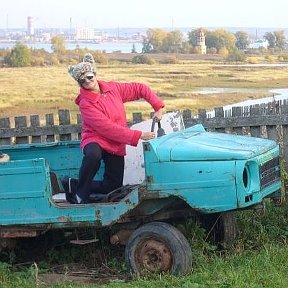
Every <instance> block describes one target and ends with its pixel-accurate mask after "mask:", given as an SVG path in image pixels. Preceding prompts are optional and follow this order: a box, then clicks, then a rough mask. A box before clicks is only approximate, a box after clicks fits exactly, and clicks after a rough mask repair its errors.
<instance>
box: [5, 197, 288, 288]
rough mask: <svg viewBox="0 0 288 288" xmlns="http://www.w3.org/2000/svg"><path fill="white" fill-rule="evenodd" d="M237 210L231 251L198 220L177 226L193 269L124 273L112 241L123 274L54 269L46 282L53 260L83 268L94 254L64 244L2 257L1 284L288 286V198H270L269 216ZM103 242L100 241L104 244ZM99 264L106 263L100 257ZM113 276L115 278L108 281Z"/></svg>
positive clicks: (112, 256)
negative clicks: (36, 257) (34, 254)
mask: <svg viewBox="0 0 288 288" xmlns="http://www.w3.org/2000/svg"><path fill="white" fill-rule="evenodd" d="M236 216H237V220H238V226H239V231H240V233H239V236H238V238H237V241H236V244H235V246H234V247H233V248H232V249H230V250H229V251H221V250H217V249H215V246H213V244H209V243H208V242H207V241H204V239H205V235H206V233H204V230H203V229H202V228H200V227H199V226H198V225H197V224H195V222H192V221H189V222H187V223H186V224H183V225H180V226H178V228H179V229H180V230H182V231H184V232H185V235H186V237H187V239H188V240H189V241H190V243H191V246H192V251H193V271H191V273H190V274H188V275H185V276H172V275H168V274H167V275H149V276H145V277H144V276H143V277H139V278H137V277H134V278H133V277H128V278H127V277H120V276H121V275H122V276H123V275H125V274H127V271H126V268H125V266H123V263H124V257H123V249H122V250H121V249H120V251H118V252H117V249H115V248H113V249H114V251H111V250H109V249H108V247H107V246H106V247H105V246H102V248H101V249H103V250H102V256H103V259H102V261H103V263H104V264H105V267H109V269H110V271H118V272H117V273H118V277H117V276H116V277H111V275H110V277H108V278H107V277H105V274H101V273H100V274H99V273H98V274H97V277H96V276H95V277H94V278H93V277H92V278H90V279H89V281H87V279H83V278H78V279H77V278H71V277H66V278H65V275H62V276H61V278H59V279H61V280H58V281H56V279H57V275H55V276H54V281H51V279H50V280H49V281H48V282H49V283H50V284H49V285H48V284H47V282H45V279H46V280H47V277H45V275H46V274H43V273H45V272H46V271H47V268H49V267H50V269H51V267H53V263H54V267H55V266H57V265H58V266H59V267H60V262H61V261H63V262H64V263H65V261H66V263H67V262H69V261H75V265H76V264H77V263H78V264H77V265H78V266H75V267H76V271H77V267H78V270H81V269H83V268H82V265H81V263H82V264H83V262H82V260H83V259H82V260H79V257H80V259H81V256H80V255H79V254H82V258H84V259H86V258H87V259H88V258H90V259H91V258H93V255H94V254H95V251H94V252H93V250H91V247H90V248H83V247H81V248H80V249H78V252H77V248H75V249H76V250H74V248H73V249H71V247H69V246H67V247H66V248H65V247H64V246H63V249H60V250H58V252H57V251H56V250H54V251H53V250H52V251H50V252H49V253H48V254H46V256H45V257H44V258H43V259H42V262H38V263H30V264H29V263H20V264H18V265H15V264H14V265H10V264H5V263H2V264H1V263H0V287H1V288H2V287H3V288H8V287H9V288H10V287H58V288H68V287H69V288H70V287H87V288H88V287H89V288H90V287H95V285H96V284H95V283H98V284H97V287H109V288H112V287H113V288H114V287H115V288H122V287H123V288H124V287H139V288H140V287H141V288H145V287H147V288H154V287H155V288H159V287H161V288H162V287H169V288H170V287H181V288H182V287H185V288H186V287H187V288H189V287H192V288H194V287H211V288H212V287H213V288H214V287H225V288H226V287H243V288H244V287H257V288H258V287H267V288H268V287H269V288H270V287H273V288H274V287H283V288H284V287H287V286H288V276H287V268H288V264H287V259H288V247H287V240H288V238H287V237H288V226H287V217H288V206H287V204H285V205H283V206H281V207H274V206H273V205H271V203H270V202H268V203H267V207H266V214H265V215H264V216H263V215H262V214H259V213H257V212H255V211H254V210H246V211H241V212H238V213H237V214H236ZM101 243H102V242H100V246H101V245H102V244H103V243H102V244H101ZM96 246H97V245H96ZM96 246H95V247H96ZM98 247H99V244H98ZM113 249H112V250H113ZM108 251H110V252H108ZM121 251H122V252H121ZM30 253H31V251H30ZM57 253H58V254H57ZM61 255H62V256H61ZM77 259H78V260H77ZM76 260H77V261H78V262H77V261H76ZM59 261H60V262H59ZM98 265H100V266H101V264H99V263H98ZM25 267H26V268H25ZM119 271H120V274H119ZM121 271H122V272H121ZM117 273H116V274H117ZM95 275H96V274H95ZM99 276H100V277H99ZM109 278H110V279H114V280H113V281H109V280H108V279H109ZM65 279H66V280H65ZM117 279H118V280H117Z"/></svg>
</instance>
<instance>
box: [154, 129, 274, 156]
mask: <svg viewBox="0 0 288 288" xmlns="http://www.w3.org/2000/svg"><path fill="white" fill-rule="evenodd" d="M150 145H151V146H152V148H153V149H154V151H155V152H156V154H157V157H158V159H159V160H160V161H207V160H216V161H217V160H222V161H223V160H244V159H249V158H253V157H255V156H257V155H260V154H262V153H265V152H267V151H269V150H270V149H272V148H274V147H276V146H277V144H276V142H275V141H273V140H269V139H263V138H256V137H249V136H241V135H234V134H225V133H217V132H206V131H205V129H204V127H203V126H202V125H195V126H193V127H190V128H188V129H185V130H182V131H179V132H175V133H172V134H169V135H165V136H162V137H160V138H158V139H155V140H153V141H150Z"/></svg>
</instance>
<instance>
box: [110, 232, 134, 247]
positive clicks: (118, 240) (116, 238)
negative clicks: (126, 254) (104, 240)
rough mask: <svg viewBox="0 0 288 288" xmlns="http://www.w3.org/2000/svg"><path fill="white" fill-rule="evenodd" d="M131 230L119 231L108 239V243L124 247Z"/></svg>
mask: <svg viewBox="0 0 288 288" xmlns="http://www.w3.org/2000/svg"><path fill="white" fill-rule="evenodd" d="M132 232H133V230H120V231H118V232H117V233H116V234H114V235H112V236H111V237H110V243H111V244H113V245H125V244H126V243H127V241H128V238H129V236H130V235H131V234H132Z"/></svg>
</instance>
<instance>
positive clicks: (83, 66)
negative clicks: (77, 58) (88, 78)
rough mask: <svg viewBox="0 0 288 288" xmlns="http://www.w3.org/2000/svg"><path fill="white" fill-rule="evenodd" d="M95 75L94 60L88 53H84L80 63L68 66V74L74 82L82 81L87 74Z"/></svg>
mask: <svg viewBox="0 0 288 288" xmlns="http://www.w3.org/2000/svg"><path fill="white" fill-rule="evenodd" d="M89 72H90V73H94V74H95V73H96V65H95V60H94V58H93V56H92V54H90V53H86V54H85V55H84V57H83V60H82V62H80V63H78V64H77V65H70V66H69V67H68V73H69V74H70V75H71V76H72V77H73V78H74V80H76V81H77V82H78V81H79V80H80V79H83V78H84V77H85V75H86V74H87V73H89Z"/></svg>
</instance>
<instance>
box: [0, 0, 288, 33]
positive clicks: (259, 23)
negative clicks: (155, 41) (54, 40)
mask: <svg viewBox="0 0 288 288" xmlns="http://www.w3.org/2000/svg"><path fill="white" fill-rule="evenodd" d="M287 11H288V0H274V1H268V0H237V1H234V0H202V1H199V0H197V1H196V0H142V1H138V0H101V1H100V0H13V1H11V0H2V1H1V10H0V28H2V29H5V28H25V27H27V17H28V16H32V17H34V22H35V23H34V27H35V28H42V27H44V28H53V27H62V28H69V27H70V20H71V23H72V26H73V27H93V28H116V27H126V28H127V27H133V28H138V27H143V28H147V27H148V28H161V27H168V28H174V27H175V28H177V27H263V28H267V27H269V28H287V27H288V17H287V13H288V12H287Z"/></svg>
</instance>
